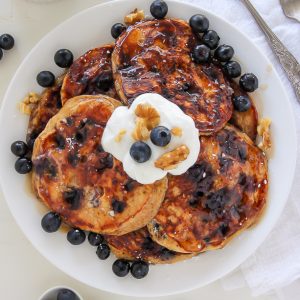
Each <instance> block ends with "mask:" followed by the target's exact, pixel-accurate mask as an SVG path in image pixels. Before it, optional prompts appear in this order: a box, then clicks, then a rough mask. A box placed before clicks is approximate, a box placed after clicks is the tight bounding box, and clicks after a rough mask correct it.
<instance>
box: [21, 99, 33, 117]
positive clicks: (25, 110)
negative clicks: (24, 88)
mask: <svg viewBox="0 0 300 300" xmlns="http://www.w3.org/2000/svg"><path fill="white" fill-rule="evenodd" d="M19 109H20V112H21V113H22V114H25V115H30V114H31V107H30V104H26V103H24V102H21V103H19Z"/></svg>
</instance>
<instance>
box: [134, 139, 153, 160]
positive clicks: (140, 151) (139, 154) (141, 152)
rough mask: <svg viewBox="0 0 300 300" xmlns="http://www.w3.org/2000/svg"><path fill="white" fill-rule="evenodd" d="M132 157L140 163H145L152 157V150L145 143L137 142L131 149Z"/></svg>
mask: <svg viewBox="0 0 300 300" xmlns="http://www.w3.org/2000/svg"><path fill="white" fill-rule="evenodd" d="M130 156H131V157H132V158H133V159H134V160H135V161H136V162H138V163H144V162H145V161H147V160H149V159H150V157H151V148H150V147H149V146H148V145H147V144H146V143H144V142H135V143H134V144H132V146H131V148H130Z"/></svg>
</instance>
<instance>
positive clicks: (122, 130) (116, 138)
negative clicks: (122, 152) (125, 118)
mask: <svg viewBox="0 0 300 300" xmlns="http://www.w3.org/2000/svg"><path fill="white" fill-rule="evenodd" d="M125 134H126V130H125V129H121V130H120V131H119V133H118V135H117V136H116V137H115V141H116V142H117V143H119V142H121V140H122V139H123V137H124V135H125Z"/></svg>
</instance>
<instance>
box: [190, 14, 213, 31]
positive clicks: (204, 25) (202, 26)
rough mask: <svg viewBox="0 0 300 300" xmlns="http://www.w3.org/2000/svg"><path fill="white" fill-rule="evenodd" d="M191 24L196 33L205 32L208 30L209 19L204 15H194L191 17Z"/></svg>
mask: <svg viewBox="0 0 300 300" xmlns="http://www.w3.org/2000/svg"><path fill="white" fill-rule="evenodd" d="M190 26H191V27H192V29H193V31H194V32H195V33H203V32H205V31H207V30H208V27H209V21H208V19H207V18H206V17H205V16H203V15H194V16H192V17H191V18H190Z"/></svg>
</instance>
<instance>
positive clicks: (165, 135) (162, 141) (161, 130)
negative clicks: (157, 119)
mask: <svg viewBox="0 0 300 300" xmlns="http://www.w3.org/2000/svg"><path fill="white" fill-rule="evenodd" d="M171 137H172V136H171V132H170V130H169V129H168V128H166V127H164V126H158V127H155V128H153V129H152V130H151V134H150V139H151V142H152V143H153V144H154V145H156V146H159V147H164V146H167V145H168V144H169V143H170V141H171Z"/></svg>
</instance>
